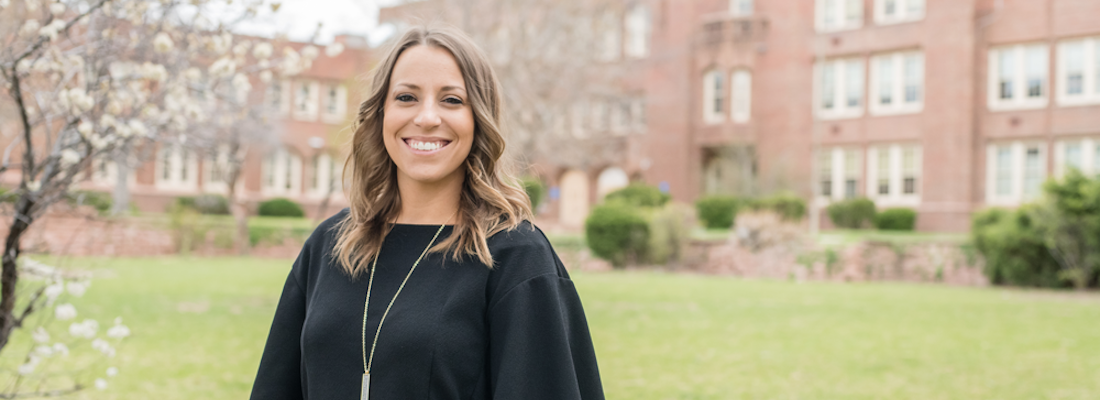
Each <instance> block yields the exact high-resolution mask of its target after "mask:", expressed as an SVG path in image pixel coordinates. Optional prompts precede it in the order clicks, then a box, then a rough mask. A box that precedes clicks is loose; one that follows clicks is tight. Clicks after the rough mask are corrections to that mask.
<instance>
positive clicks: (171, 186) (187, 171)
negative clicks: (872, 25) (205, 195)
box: [153, 144, 199, 192]
mask: <svg viewBox="0 0 1100 400" xmlns="http://www.w3.org/2000/svg"><path fill="white" fill-rule="evenodd" d="M179 149H183V151H182V152H181V151H179ZM166 158H167V160H166ZM155 162H156V167H155V168H154V170H155V171H154V172H155V173H156V175H155V176H154V179H153V181H154V185H155V186H156V188H157V189H161V190H171V191H187V192H191V191H196V190H198V188H199V179H198V178H199V161H198V157H196V155H195V152H194V151H190V150H188V149H187V148H186V147H182V146H180V145H176V144H163V145H161V146H160V147H159V148H158V149H157V156H156V159H155ZM166 163H167V166H166V165H165V164H166ZM166 167H167V168H168V170H167V171H165V168H166ZM165 175H167V178H166V177H165Z"/></svg>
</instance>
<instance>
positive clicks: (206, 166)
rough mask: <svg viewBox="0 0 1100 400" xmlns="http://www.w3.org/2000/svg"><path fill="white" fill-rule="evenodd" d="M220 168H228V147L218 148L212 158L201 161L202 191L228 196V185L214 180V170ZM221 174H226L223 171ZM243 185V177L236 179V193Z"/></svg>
mask: <svg viewBox="0 0 1100 400" xmlns="http://www.w3.org/2000/svg"><path fill="white" fill-rule="evenodd" d="M215 163H217V164H220V167H221V168H223V169H227V168H228V167H229V146H227V145H221V146H218V149H217V151H216V152H215V153H214V154H213V157H207V158H204V159H203V160H202V190H203V192H206V193H219V194H228V193H229V185H227V184H226V183H225V180H224V179H214V168H215V167H218V166H219V165H216V164H215ZM223 173H228V171H225V172H223ZM243 184H244V175H243V171H242V175H241V176H238V177H237V184H236V187H237V191H238V192H240V191H241V189H242V188H243V186H242V185H243Z"/></svg>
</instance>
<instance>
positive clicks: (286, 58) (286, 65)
mask: <svg viewBox="0 0 1100 400" xmlns="http://www.w3.org/2000/svg"><path fill="white" fill-rule="evenodd" d="M280 67H281V69H282V72H283V75H285V76H290V75H298V73H299V72H301V71H302V57H301V56H299V55H298V52H297V51H294V49H292V48H290V47H286V48H283V63H282V65H281V66H280Z"/></svg>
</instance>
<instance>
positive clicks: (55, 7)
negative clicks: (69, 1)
mask: <svg viewBox="0 0 1100 400" xmlns="http://www.w3.org/2000/svg"><path fill="white" fill-rule="evenodd" d="M50 13H51V14H53V15H54V16H55V17H60V16H61V14H64V13H65V5H64V4H61V3H53V4H50Z"/></svg>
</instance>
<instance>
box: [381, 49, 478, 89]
mask: <svg viewBox="0 0 1100 400" xmlns="http://www.w3.org/2000/svg"><path fill="white" fill-rule="evenodd" d="M390 79H391V82H392V83H393V84H395V85H396V84H400V83H409V84H413V85H416V86H419V87H425V86H428V87H441V86H457V87H464V85H463V79H462V70H461V69H460V68H459V67H458V62H457V61H456V60H455V58H454V56H453V55H451V53H450V52H449V51H447V50H445V49H442V48H439V47H435V46H424V45H417V46H413V47H410V48H408V49H406V50H405V51H404V52H402V53H401V55H400V56H398V57H397V62H396V63H394V66H393V74H392V76H391V77H390Z"/></svg>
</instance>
